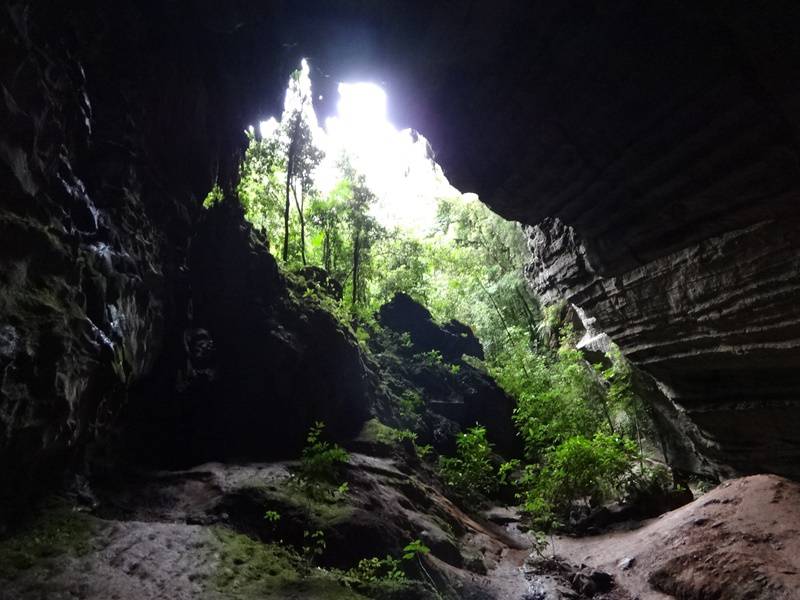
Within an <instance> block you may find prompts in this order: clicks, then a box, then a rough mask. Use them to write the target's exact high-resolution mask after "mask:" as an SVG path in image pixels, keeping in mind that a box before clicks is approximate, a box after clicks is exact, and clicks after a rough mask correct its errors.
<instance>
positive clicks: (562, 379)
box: [491, 335, 607, 462]
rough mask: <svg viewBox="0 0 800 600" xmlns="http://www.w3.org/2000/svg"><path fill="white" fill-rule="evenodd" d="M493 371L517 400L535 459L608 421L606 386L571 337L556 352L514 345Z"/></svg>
mask: <svg viewBox="0 0 800 600" xmlns="http://www.w3.org/2000/svg"><path fill="white" fill-rule="evenodd" d="M491 374H492V375H493V376H494V377H495V379H497V381H498V383H500V385H501V386H502V387H503V388H504V389H505V390H506V392H508V393H509V394H510V395H512V396H513V397H514V398H516V399H517V408H516V409H515V410H514V416H513V419H514V423H515V425H516V427H517V431H518V432H519V435H520V436H521V437H522V440H523V442H524V444H525V453H526V457H527V458H528V460H530V461H532V462H537V461H539V460H541V458H542V455H543V453H544V452H546V451H547V449H548V448H550V447H552V446H555V445H558V444H560V443H561V442H563V441H565V440H567V439H569V438H570V437H574V436H584V437H591V436H592V435H593V434H594V432H595V431H597V429H598V424H601V423H603V422H604V421H606V420H607V419H606V415H605V414H604V407H605V398H604V389H603V386H602V384H601V383H600V382H599V380H598V378H597V376H596V375H595V373H594V372H593V370H592V369H591V368H590V367H589V366H588V365H587V364H586V363H585V361H584V360H583V356H582V355H581V352H580V351H579V350H575V349H574V348H571V347H570V344H569V339H568V335H567V337H565V339H564V340H563V343H562V346H561V348H560V349H559V351H558V353H557V354H556V355H555V356H550V355H548V354H535V353H533V352H531V351H530V349H529V348H528V347H527V346H526V345H524V344H520V345H515V346H509V347H508V348H506V349H505V350H504V353H503V356H502V360H498V361H494V362H493V366H492V369H491Z"/></svg>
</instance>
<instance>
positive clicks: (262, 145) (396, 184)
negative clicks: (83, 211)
mask: <svg viewBox="0 0 800 600" xmlns="http://www.w3.org/2000/svg"><path fill="white" fill-rule="evenodd" d="M337 93H338V101H337V103H336V112H335V114H333V115H332V116H330V117H328V118H326V119H325V120H324V123H321V122H320V121H319V119H318V117H317V112H316V111H315V106H314V104H315V100H317V101H318V100H321V99H322V98H321V96H315V90H314V86H313V82H312V77H311V68H310V65H309V63H308V61H307V60H303V61H302V62H301V63H300V65H299V68H298V69H297V70H296V71H294V72H293V73H292V74H291V76H290V77H289V79H288V82H287V86H286V93H285V98H284V104H283V111H282V113H281V115H280V116H272V117H269V118H267V119H265V120H262V121H260V122H259V124H258V126H250V127H248V129H247V130H246V134H247V137H248V147H247V151H246V154H245V157H244V160H243V163H242V168H241V180H240V182H239V185H238V188H237V195H238V197H239V201H240V202H241V204H242V206H243V208H244V211H245V216H246V218H247V220H248V221H249V222H250V223H251V224H252V225H253V226H254V228H255V229H257V230H258V231H260V232H261V233H262V235H263V236H264V238H265V239H266V240H267V242H268V244H269V248H270V251H271V252H272V254H273V255H274V256H275V257H276V258H277V259H278V261H279V263H281V264H282V265H283V266H284V267H285V268H286V269H288V270H290V271H297V270H299V269H306V270H307V269H308V268H320V269H323V270H324V271H325V272H326V273H327V275H328V276H330V277H331V278H332V279H333V280H335V281H336V282H337V286H338V287H341V288H342V297H341V299H340V300H341V303H342V306H341V309H342V311H343V312H344V313H349V314H351V315H360V316H361V317H362V318H364V319H366V320H369V319H371V318H372V315H374V313H375V312H376V311H377V310H378V309H379V308H380V306H382V305H383V304H385V303H386V302H388V301H389V300H391V298H392V297H393V296H394V295H395V294H397V293H404V294H407V295H409V296H411V297H412V298H414V299H415V300H417V301H419V302H420V303H422V304H424V305H426V306H428V307H429V308H430V310H431V312H432V313H433V316H434V318H436V319H437V320H439V321H441V322H446V321H450V320H452V319H457V320H459V321H462V322H464V323H466V324H467V325H469V326H470V327H471V328H472V329H473V330H475V331H476V332H478V333H479V334H480V335H481V338H482V340H483V343H484V345H485V346H486V347H487V349H490V348H492V347H499V345H501V344H503V343H505V345H507V342H508V336H509V335H510V334H511V328H510V326H509V324H508V322H509V321H510V322H517V321H518V320H519V319H517V318H516V317H515V316H514V315H518V316H519V317H520V318H522V319H524V320H525V322H526V325H525V327H526V328H528V329H530V328H531V327H533V321H532V319H533V315H534V313H535V312H536V309H535V304H536V303H535V301H534V299H533V298H532V297H531V296H530V294H529V293H528V292H527V286H525V285H524V283H523V281H522V267H523V262H524V257H525V255H524V252H525V240H524V235H523V233H522V229H521V227H520V226H519V225H518V224H516V223H512V222H508V221H505V220H503V219H502V218H500V217H498V216H497V215H495V214H494V213H492V212H491V211H490V210H489V209H488V208H486V207H485V206H484V205H483V204H482V203H481V202H480V201H479V199H478V197H477V196H476V195H475V194H470V193H467V194H462V193H461V192H460V191H459V190H457V189H456V188H455V187H453V186H452V185H450V183H449V182H448V180H447V178H446V177H445V174H444V172H443V170H442V168H441V167H440V166H439V165H438V164H437V162H436V160H435V155H434V152H433V149H432V148H431V146H430V144H429V143H428V141H427V140H426V138H425V137H424V135H423V134H422V133H420V132H418V131H416V130H414V129H399V128H397V127H396V126H395V125H394V124H392V123H391V122H390V120H389V119H388V118H387V112H388V111H387V104H388V102H389V98H388V97H387V94H386V92H385V91H384V89H383V88H382V87H381V86H379V85H378V84H376V83H373V82H363V81H361V82H341V83H339V84H338V88H337ZM215 200H216V198H215V197H214V195H213V194H212V195H210V196H209V198H207V201H206V204H207V205H210V204H213V203H214V202H215ZM509 274H513V275H509ZM512 279H513V287H509V286H510V285H512V284H511V283H509V282H510V281H511V280H512ZM503 281H505V282H506V283H505V284H504V283H502V282H503ZM500 287H505V288H508V290H513V291H512V292H511V293H512V294H513V296H514V301H513V302H514V306H513V307H511V306H506V307H505V308H504V305H505V304H507V303H506V302H505V301H504V300H503V299H502V298H500V296H502V295H503V294H504V293H505V292H503V291H502V290H500V291H499V288H500ZM504 310H508V311H510V312H509V314H508V315H504V314H503V311H504ZM511 312H513V315H512V314H511ZM487 313H489V315H488V316H487ZM503 339H505V340H506V342H503V341H502V340H503Z"/></svg>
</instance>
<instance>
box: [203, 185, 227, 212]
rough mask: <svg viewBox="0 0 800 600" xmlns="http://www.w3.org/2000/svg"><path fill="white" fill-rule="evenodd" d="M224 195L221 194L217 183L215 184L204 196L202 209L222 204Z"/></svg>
mask: <svg viewBox="0 0 800 600" xmlns="http://www.w3.org/2000/svg"><path fill="white" fill-rule="evenodd" d="M223 197H224V194H223V193H222V188H221V187H219V184H218V183H215V184H214V185H213V186H212V187H211V190H210V191H209V192H208V194H206V197H205V199H204V200H203V208H206V209H208V208H212V207H214V206H216V205H217V204H219V203H220V202H222V199H223Z"/></svg>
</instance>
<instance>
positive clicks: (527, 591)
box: [0, 453, 800, 600]
mask: <svg viewBox="0 0 800 600" xmlns="http://www.w3.org/2000/svg"><path fill="white" fill-rule="evenodd" d="M295 466H296V463H292V462H271V463H244V464H222V463H207V464H204V465H200V466H197V467H195V468H192V469H188V470H182V471H157V472H152V471H150V472H139V473H135V474H126V475H125V476H124V477H119V478H117V479H115V480H110V481H105V482H103V483H100V484H97V485H93V486H92V488H91V489H89V488H88V486H87V487H85V488H84V489H83V490H82V491H79V492H78V493H77V494H76V495H75V496H73V497H72V500H71V504H66V503H64V502H63V501H62V502H61V503H55V504H53V505H52V506H51V507H50V508H49V509H48V511H47V512H45V513H44V514H45V517H43V518H41V519H39V520H38V521H36V522H34V523H33V524H32V525H31V526H30V527H28V528H27V529H26V530H25V531H24V532H23V533H21V534H19V535H17V536H12V538H11V539H10V541H9V540H6V541H4V542H2V543H0V600H12V599H13V600H17V599H25V598H36V599H47V600H50V599H53V600H61V599H64V600H66V599H74V598H81V599H96V600H100V599H103V600H111V599H115V598H116V599H120V600H123V599H128V598H137V599H138V598H141V599H149V598H153V599H159V600H160V599H164V600H166V599H170V600H182V599H190V598H207V599H210V600H217V599H234V598H235V599H243V600H244V599H249V598H275V599H278V598H293V599H298V600H302V599H311V598H334V599H354V600H358V599H361V598H382V599H383V598H386V599H421V600H426V599H427V598H436V597H437V595H436V593H437V592H438V593H439V594H441V597H446V598H464V599H468V600H483V599H496V600H502V599H508V600H558V599H561V598H564V599H579V598H589V597H592V598H596V599H597V600H626V599H627V600H632V599H634V598H640V599H642V600H645V599H654V600H656V599H659V598H672V597H675V598H690V599H702V598H725V599H733V600H738V599H742V600H744V599H745V598H747V599H764V600H767V599H770V600H784V599H787V600H789V599H797V598H800V591H799V590H800V535H798V533H800V485H798V484H796V483H793V482H789V481H787V480H784V479H782V478H779V477H775V476H767V475H759V476H752V477H747V478H742V479H738V480H732V481H730V482H727V483H724V484H722V485H721V486H719V487H718V488H716V489H714V490H712V491H711V492H709V493H708V494H706V495H704V496H702V497H700V498H698V499H697V500H695V501H694V502H692V503H690V504H688V505H686V506H684V507H682V508H679V509H677V510H675V511H672V512H670V513H666V514H664V515H662V516H661V517H659V518H657V519H652V520H650V521H647V522H644V523H640V524H634V523H629V524H627V527H624V528H621V529H619V530H617V531H611V532H607V533H603V534H600V535H595V536H588V537H580V538H575V537H567V536H557V537H554V538H552V543H551V545H550V547H549V548H548V549H546V550H545V551H544V553H543V554H544V556H543V557H538V556H536V555H535V554H533V553H532V552H531V547H532V543H531V538H530V537H529V534H528V533H527V532H525V530H524V528H521V527H520V525H521V524H520V521H519V517H518V515H517V513H516V511H515V510H514V509H513V508H508V507H494V508H493V509H490V510H488V511H484V512H483V513H481V514H479V515H476V514H468V513H466V512H464V511H463V510H462V509H461V508H459V507H458V506H457V505H456V504H454V503H453V502H452V501H451V500H449V499H448V498H447V497H446V496H445V495H444V494H443V493H442V490H441V488H440V487H439V485H438V482H437V480H436V479H435V477H433V471H432V469H431V467H430V466H429V465H425V464H424V463H422V462H420V461H413V460H411V461H410V460H408V459H407V457H406V458H403V457H398V456H391V455H388V456H372V455H367V454H359V453H351V455H350V459H349V463H348V465H347V469H346V480H347V482H348V486H349V489H348V490H347V492H345V493H344V494H338V495H337V493H335V492H331V493H330V494H328V492H325V493H323V494H322V495H320V494H317V493H314V494H311V493H309V491H308V490H307V489H304V488H302V487H299V486H298V483H297V481H295V480H294V479H293V475H292V473H293V469H294V467H295ZM76 505H79V506H80V507H81V509H80V510H78V511H76V510H75V506H76ZM266 511H271V512H272V513H274V514H277V515H279V517H278V518H276V519H274V520H269V519H265V517H264V515H265V512H266ZM317 531H319V532H322V534H321V536H322V538H323V539H324V541H325V544H324V547H321V548H320V549H319V552H315V549H314V543H312V542H310V541H309V540H310V539H311V538H310V537H308V536H309V535H310V534H313V533H314V532H317ZM413 539H421V540H422V541H423V542H424V543H425V544H426V545H427V546H429V547H430V548H431V553H430V554H429V555H428V556H426V557H425V558H424V561H423V564H424V566H425V571H426V576H427V580H428V581H431V582H432V583H433V585H427V584H420V583H418V582H410V583H409V584H408V585H405V586H398V585H390V586H388V587H386V586H384V587H380V586H378V587H375V586H372V587H370V586H360V585H353V584H352V582H350V583H349V584H348V583H347V582H346V581H345V580H343V578H342V573H343V570H344V569H346V568H348V567H350V566H352V565H354V564H356V563H357V562H358V560H359V559H360V558H363V557H365V556H377V557H383V556H386V555H387V554H391V555H393V556H398V554H399V551H398V548H402V547H403V546H404V545H405V544H406V543H408V542H409V541H411V540H413ZM303 546H306V547H307V550H306V556H305V557H304V556H302V554H303V551H302V550H301V551H300V552H298V551H294V550H289V548H295V549H301V548H303ZM551 554H552V555H553V556H552V557H551V556H550V555H551ZM309 558H313V563H312V561H311V560H309ZM316 565H318V566H316ZM319 567H324V568H319ZM603 573H608V574H610V575H612V576H613V578H614V581H615V584H616V585H615V586H614V587H613V588H612V589H610V590H607V591H604V590H603V589H596V588H594V587H591V588H584V585H585V584H586V582H587V581H590V580H591V578H592V576H594V575H597V574H600V575H602V574H603ZM425 579H426V578H423V580H425ZM434 586H435V590H436V592H434V591H433V589H434ZM656 590H660V591H656Z"/></svg>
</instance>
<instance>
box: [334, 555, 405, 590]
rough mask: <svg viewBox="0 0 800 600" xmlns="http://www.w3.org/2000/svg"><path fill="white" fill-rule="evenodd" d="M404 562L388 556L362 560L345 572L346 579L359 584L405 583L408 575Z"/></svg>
mask: <svg viewBox="0 0 800 600" xmlns="http://www.w3.org/2000/svg"><path fill="white" fill-rule="evenodd" d="M402 565H403V564H402V561H400V560H398V559H396V558H392V557H391V556H389V555H387V556H386V558H378V557H372V558H362V559H361V560H360V561H358V564H357V565H356V566H355V567H353V568H351V569H348V570H347V571H346V572H345V578H347V579H354V580H356V581H357V582H359V583H362V584H368V583H379V582H381V581H405V579H406V574H405V572H404V571H403V568H402Z"/></svg>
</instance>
